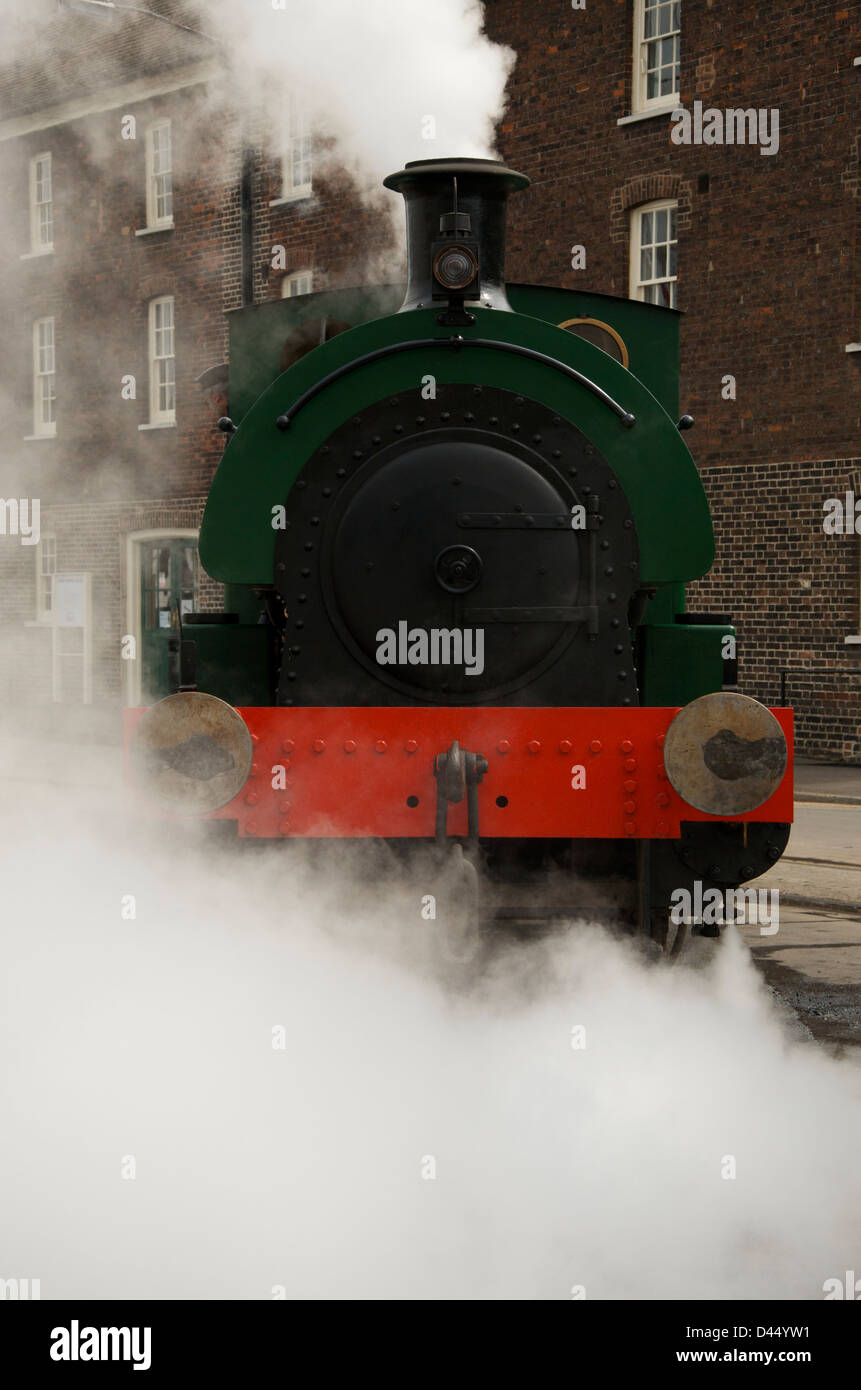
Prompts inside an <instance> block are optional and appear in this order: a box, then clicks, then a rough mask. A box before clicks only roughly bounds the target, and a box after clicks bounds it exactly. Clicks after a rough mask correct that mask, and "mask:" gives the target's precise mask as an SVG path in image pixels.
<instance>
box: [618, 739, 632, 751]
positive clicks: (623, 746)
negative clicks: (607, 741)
mask: <svg viewBox="0 0 861 1390" xmlns="http://www.w3.org/2000/svg"><path fill="white" fill-rule="evenodd" d="M633 751H634V745H633V743H632V742H631V740H630V739H629V738H623V739H622V742H621V743H620V744H619V752H620V753H633Z"/></svg>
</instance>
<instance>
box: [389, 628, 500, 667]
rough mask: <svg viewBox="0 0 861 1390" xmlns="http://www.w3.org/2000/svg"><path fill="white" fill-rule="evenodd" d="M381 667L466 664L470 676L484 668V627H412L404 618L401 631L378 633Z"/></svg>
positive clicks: (393, 630)
mask: <svg viewBox="0 0 861 1390" xmlns="http://www.w3.org/2000/svg"><path fill="white" fill-rule="evenodd" d="M377 643H378V646H377V661H378V663H379V665H380V666H463V668H464V670H465V672H466V674H467V675H468V676H480V675H481V673H482V671H483V670H484V628H483V627H432V628H423V627H410V625H409V623H408V622H406V621H404V620H401V621H400V622H399V623H398V627H397V631H395V629H394V628H391V627H381V628H380V630H379V632H378V633H377Z"/></svg>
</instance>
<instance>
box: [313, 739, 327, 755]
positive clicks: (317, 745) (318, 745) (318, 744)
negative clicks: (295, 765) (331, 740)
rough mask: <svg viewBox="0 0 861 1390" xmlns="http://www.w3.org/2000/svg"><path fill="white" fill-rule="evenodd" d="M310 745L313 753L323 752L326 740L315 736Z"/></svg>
mask: <svg viewBox="0 0 861 1390" xmlns="http://www.w3.org/2000/svg"><path fill="white" fill-rule="evenodd" d="M311 747H312V748H313V749H314V752H315V753H325V751H326V740H325V739H323V738H315V739H314V742H313V743H312V744H311Z"/></svg>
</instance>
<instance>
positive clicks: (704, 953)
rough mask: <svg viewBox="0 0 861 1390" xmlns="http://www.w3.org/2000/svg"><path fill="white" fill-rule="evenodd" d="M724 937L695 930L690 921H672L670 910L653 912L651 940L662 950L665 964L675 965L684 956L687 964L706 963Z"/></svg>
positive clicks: (661, 956) (662, 958) (661, 957)
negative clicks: (707, 934) (706, 934)
mask: <svg viewBox="0 0 861 1390" xmlns="http://www.w3.org/2000/svg"><path fill="white" fill-rule="evenodd" d="M722 939H723V938H722V935H718V936H714V937H712V936H704V935H703V934H702V933H701V932H700V931H696V932H695V931H694V930H693V929H692V928H691V925H690V923H688V922H679V923H678V924H677V923H675V922H672V921H671V920H670V914H669V911H668V910H667V911H664V912H653V913H652V914H651V924H650V930H649V940H650V941H652V942H653V943H654V945H655V946H657V947H658V949H659V950H660V959H661V961H662V962H663V963H664V964H665V965H675V963H676V961H678V960H681V959H682V958H683V959H684V960H685V962H686V963H687V964H692V963H693V962H694V961H697V962H698V963H700V964H702V963H705V961H707V960H709V959H711V957H712V956H713V955H714V953H715V951H717V950H718V949H719V947H720V943H721V941H722Z"/></svg>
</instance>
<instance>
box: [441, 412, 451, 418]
mask: <svg viewBox="0 0 861 1390" xmlns="http://www.w3.org/2000/svg"><path fill="white" fill-rule="evenodd" d="M439 418H440V419H441V420H450V419H451V411H450V410H444V411H443V413H442V415H441V416H440V417H439Z"/></svg>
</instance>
